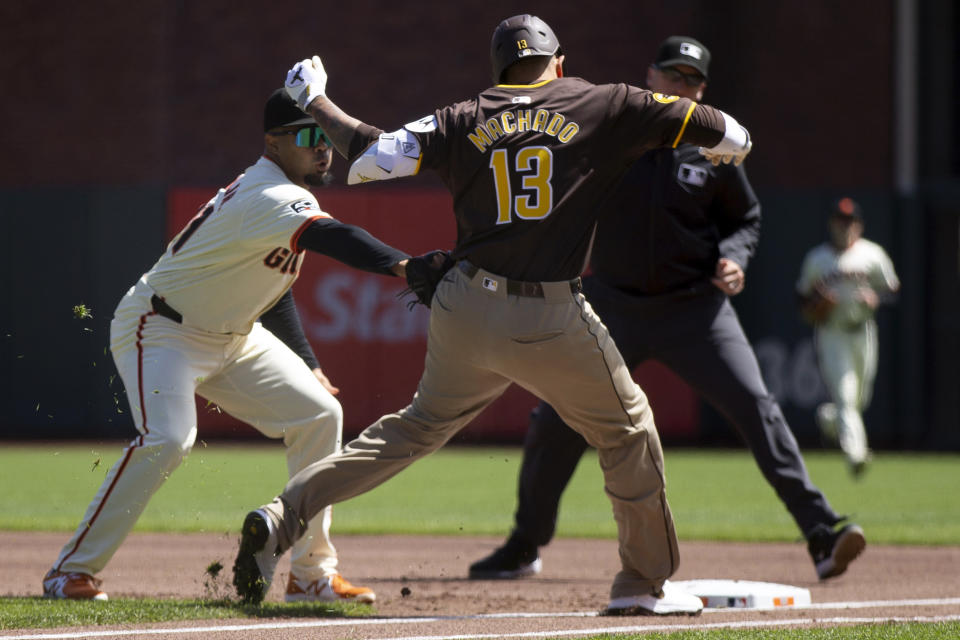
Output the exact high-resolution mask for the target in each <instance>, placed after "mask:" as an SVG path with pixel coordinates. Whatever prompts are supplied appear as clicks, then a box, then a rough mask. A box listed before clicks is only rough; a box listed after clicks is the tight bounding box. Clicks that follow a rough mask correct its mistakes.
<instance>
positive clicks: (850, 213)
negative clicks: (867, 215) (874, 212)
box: [830, 197, 863, 222]
mask: <svg viewBox="0 0 960 640" xmlns="http://www.w3.org/2000/svg"><path fill="white" fill-rule="evenodd" d="M830 217H831V218H834V219H838V220H847V221H849V222H863V212H862V211H861V210H860V205H859V204H857V201H856V200H854V199H853V198H846V197H844V198H840V199H839V200H837V201H836V202H835V203H834V204H833V209H832V210H831V211H830Z"/></svg>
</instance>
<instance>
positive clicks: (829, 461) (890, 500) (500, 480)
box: [0, 443, 960, 545]
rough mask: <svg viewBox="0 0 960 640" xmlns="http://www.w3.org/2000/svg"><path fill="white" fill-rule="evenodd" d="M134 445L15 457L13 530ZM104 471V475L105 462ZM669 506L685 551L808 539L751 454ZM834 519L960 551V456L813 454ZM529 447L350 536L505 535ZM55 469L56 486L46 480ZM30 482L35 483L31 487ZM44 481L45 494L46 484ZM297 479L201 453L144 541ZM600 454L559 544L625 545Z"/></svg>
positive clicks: (6, 450) (680, 492) (571, 496)
mask: <svg viewBox="0 0 960 640" xmlns="http://www.w3.org/2000/svg"><path fill="white" fill-rule="evenodd" d="M121 449H122V445H120V444H117V443H107V444H97V445H89V444H87V445H62V444H58V445H52V444H51V445H31V446H18V445H12V446H4V447H3V449H2V450H0V487H16V490H15V491H2V492H0V529H4V530H28V531H30V530H38V531H72V530H73V529H74V527H76V526H77V523H78V522H79V519H80V517H81V516H82V515H83V511H84V509H85V508H86V506H87V504H88V503H89V501H90V499H91V498H92V497H93V495H94V493H95V492H96V490H97V488H98V487H99V485H100V483H101V482H102V481H103V479H104V477H105V474H106V472H107V470H108V468H109V467H110V465H112V464H113V462H114V461H115V460H116V459H117V458H119V455H120V452H121ZM98 459H99V460H100V463H99V464H96V465H95V462H96V460H98ZM666 459H667V496H668V498H669V500H670V505H671V508H672V509H673V512H674V516H675V519H676V522H677V528H678V533H679V535H680V537H681V538H682V539H685V540H732V541H737V540H739V541H793V540H797V539H798V538H799V532H798V531H797V528H796V526H795V525H794V523H793V520H792V519H791V518H790V516H789V515H788V514H787V512H786V510H785V509H784V508H783V505H782V504H781V503H780V501H779V500H778V499H777V497H776V496H775V495H774V493H773V490H772V489H771V488H770V486H769V485H768V484H767V483H766V482H765V481H764V479H763V477H762V476H761V475H760V472H759V471H758V470H757V467H756V464H755V463H754V462H753V459H752V458H751V457H750V456H749V454H747V453H746V452H744V451H723V450H696V451H693V450H685V449H678V450H669V449H668V450H667V452H666ZM806 461H807V466H808V469H809V471H810V475H811V477H812V478H813V480H814V482H815V483H816V484H817V485H818V486H819V487H820V488H821V489H822V490H823V491H824V493H825V494H826V495H827V497H828V498H829V500H830V501H831V503H832V504H833V506H834V508H835V509H836V510H837V511H839V512H841V513H846V514H850V515H851V516H853V517H854V519H855V520H856V521H857V522H858V523H860V524H861V525H862V526H863V527H864V528H865V529H867V530H868V532H869V536H870V540H871V542H872V543H874V544H921V545H956V544H960V501H958V500H956V499H955V498H954V496H953V495H952V492H951V491H948V490H946V488H948V487H958V486H960V456H958V455H934V454H900V453H880V454H878V455H877V458H876V460H875V462H874V464H873V466H872V467H871V468H870V469H869V471H868V472H867V474H866V475H865V476H864V477H863V479H861V480H859V481H854V480H853V479H852V478H851V477H850V476H849V474H848V473H847V471H846V467H845V465H844V462H843V459H842V458H841V457H840V456H839V455H838V454H834V453H825V452H812V453H809V454H807V456H806ZM519 463H520V451H519V450H518V449H493V448H471V447H461V448H453V447H447V448H445V449H443V450H441V451H439V452H437V453H436V454H434V455H433V456H430V457H427V458H425V459H423V460H420V461H418V462H417V463H415V464H413V465H412V466H411V467H409V468H408V469H407V470H405V471H403V472H402V473H401V474H400V475H398V476H397V477H396V478H394V479H392V480H390V481H389V482H387V483H386V484H384V485H382V486H380V487H377V488H376V489H374V490H373V491H371V492H369V493H367V494H364V495H362V496H358V497H357V498H354V499H353V500H350V501H347V502H345V503H343V504H341V505H339V506H338V507H337V533H338V534H339V535H344V534H379V533H404V534H414V535H416V534H440V535H461V534H462V535H498V536H499V535H503V534H505V533H506V532H507V531H508V530H509V529H510V526H511V523H512V516H513V511H514V508H515V506H516V505H515V502H516V483H517V469H518V466H519ZM38 469H42V470H43V474H42V475H41V474H38V473H37V470H38ZM25 478H29V479H30V481H29V482H25V481H24V479H25ZM39 478H44V479H45V480H46V482H45V483H44V482H39V481H38V479H39ZM285 481H286V465H285V461H284V457H283V450H282V448H281V447H280V446H279V445H276V446H272V445H263V446H254V447H250V446H236V445H226V444H221V443H213V444H210V445H207V446H204V445H203V444H198V445H197V447H195V449H194V451H193V452H192V453H191V454H190V456H189V457H188V458H187V459H186V460H185V461H184V463H183V465H181V467H180V469H178V470H177V471H176V472H174V473H173V474H172V476H171V477H170V479H169V480H168V481H167V482H166V483H165V484H164V486H163V487H161V489H160V490H159V491H158V492H157V494H156V495H155V496H154V498H153V500H151V502H150V504H149V506H148V507H147V510H146V511H145V513H144V514H143V516H142V517H141V518H140V520H139V522H138V523H137V527H136V530H137V531H190V532H202V531H206V532H216V533H220V532H233V531H235V530H236V529H237V528H238V527H239V523H240V521H241V520H242V518H243V515H244V514H245V513H246V512H247V511H248V510H249V509H251V508H252V507H255V506H259V505H260V504H262V503H264V502H267V501H268V500H270V499H272V498H273V496H274V495H276V494H277V493H279V492H280V491H281V490H282V488H283V485H284V482H285ZM602 484H603V483H602V477H601V474H600V470H599V466H598V464H597V461H596V455H595V454H594V453H593V452H589V453H588V454H587V455H586V456H585V457H584V459H583V461H582V462H581V464H580V466H579V467H578V469H577V472H576V474H575V475H574V478H573V481H572V482H571V484H570V486H569V487H568V489H567V491H566V492H565V494H564V497H563V503H562V505H561V513H560V521H559V524H558V535H560V536H566V537H595V538H614V537H615V536H616V532H615V526H614V522H613V517H612V516H611V511H610V504H609V502H608V501H607V499H606V498H605V497H604V495H603V489H602Z"/></svg>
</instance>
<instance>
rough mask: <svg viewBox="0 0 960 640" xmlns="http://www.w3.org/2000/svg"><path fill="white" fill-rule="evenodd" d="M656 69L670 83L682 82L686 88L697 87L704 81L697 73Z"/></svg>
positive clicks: (671, 68)
mask: <svg viewBox="0 0 960 640" xmlns="http://www.w3.org/2000/svg"><path fill="white" fill-rule="evenodd" d="M657 69H658V70H659V71H660V72H661V73H662V74H663V75H665V76H666V77H667V79H668V80H669V81H670V82H679V81H681V80H682V81H683V82H684V83H686V85H687V86H688V87H699V86H700V85H701V84H702V83H703V82H704V81H705V80H706V78H704V77H703V76H702V75H700V74H699V73H684V72H683V71H678V70H677V69H674V68H673V67H657Z"/></svg>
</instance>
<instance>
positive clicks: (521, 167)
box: [490, 147, 553, 224]
mask: <svg viewBox="0 0 960 640" xmlns="http://www.w3.org/2000/svg"><path fill="white" fill-rule="evenodd" d="M508 154H509V152H508V150H507V149H494V151H493V153H492V154H490V169H491V170H492V171H493V186H494V189H496V192H497V224H509V223H510V222H512V221H513V216H514V215H516V217H517V218H519V219H521V220H541V219H543V218H546V217H547V216H549V215H550V213H551V212H552V211H553V185H552V184H550V179H551V178H552V177H553V152H552V151H550V149H548V148H547V147H522V148H521V149H519V150H518V151H517V153H516V156H515V157H514V162H513V167H512V169H511V166H510V159H509V155H508ZM511 173H512V174H513V175H511ZM514 176H516V178H517V179H519V182H520V184H519V188H518V191H519V192H520V193H519V194H518V195H513V190H512V188H511V182H512V180H511V178H513V177H514Z"/></svg>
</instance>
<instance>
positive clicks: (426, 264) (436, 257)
mask: <svg viewBox="0 0 960 640" xmlns="http://www.w3.org/2000/svg"><path fill="white" fill-rule="evenodd" d="M453 265H454V260H453V258H451V257H450V252H449V251H440V250H436V251H430V252H429V253H425V254H423V255H422V256H417V257H416V258H410V259H409V260H407V285H408V287H407V288H406V289H404V290H403V291H401V292H400V293H399V294H398V295H397V297H399V298H402V297H403V296H405V295H407V294H408V293H413V294H414V295H415V296H416V297H417V299H416V300H411V301H409V302H408V303H407V308H408V309H413V305H415V304H417V303H420V304H423V305H426V306H427V307H429V306H430V302H431V301H432V300H433V293H434V291H436V290H437V285H438V284H440V280H442V279H443V276H444V274H446V273H447V271H449V270H450V269H451V268H452V267H453Z"/></svg>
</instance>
